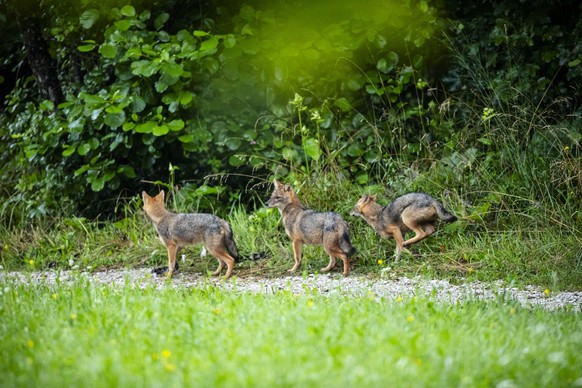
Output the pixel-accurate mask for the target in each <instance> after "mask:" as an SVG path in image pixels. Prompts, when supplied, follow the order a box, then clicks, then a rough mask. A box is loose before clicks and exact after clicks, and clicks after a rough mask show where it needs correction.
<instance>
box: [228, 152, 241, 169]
mask: <svg viewBox="0 0 582 388" xmlns="http://www.w3.org/2000/svg"><path fill="white" fill-rule="evenodd" d="M244 162H245V158H243V157H241V156H239V155H231V156H230V157H229V158H228V164H230V165H231V166H233V167H238V166H240V165H242V164H244Z"/></svg>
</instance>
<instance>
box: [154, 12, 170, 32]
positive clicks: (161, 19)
mask: <svg viewBox="0 0 582 388" xmlns="http://www.w3.org/2000/svg"><path fill="white" fill-rule="evenodd" d="M168 19H170V15H169V14H167V13H165V12H164V13H161V14H160V15H159V16H158V17H157V18H156V20H155V21H154V27H155V29H156V30H159V29H160V28H162V27H163V26H164V24H166V22H167V21H168Z"/></svg>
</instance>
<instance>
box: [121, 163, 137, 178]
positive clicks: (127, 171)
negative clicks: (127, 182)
mask: <svg viewBox="0 0 582 388" xmlns="http://www.w3.org/2000/svg"><path fill="white" fill-rule="evenodd" d="M117 173H118V174H123V175H125V176H126V177H128V178H135V177H136V176H137V175H136V173H135V170H134V169H133V167H131V166H127V165H126V166H121V167H119V168H118V169H117Z"/></svg>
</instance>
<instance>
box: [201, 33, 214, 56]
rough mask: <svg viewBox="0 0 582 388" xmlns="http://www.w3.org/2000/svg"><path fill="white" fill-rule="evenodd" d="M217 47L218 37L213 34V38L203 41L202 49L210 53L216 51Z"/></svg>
mask: <svg viewBox="0 0 582 388" xmlns="http://www.w3.org/2000/svg"><path fill="white" fill-rule="evenodd" d="M216 47H218V38H217V37H216V36H213V37H212V38H210V39H208V40H205V41H204V42H202V44H201V45H200V51H207V52H208V53H209V54H210V53H214V52H216Z"/></svg>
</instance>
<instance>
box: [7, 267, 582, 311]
mask: <svg viewBox="0 0 582 388" xmlns="http://www.w3.org/2000/svg"><path fill="white" fill-rule="evenodd" d="M77 276H79V275H78V272H73V271H61V272H54V271H48V272H32V273H22V272H0V283H4V282H5V281H6V280H7V278H12V279H15V280H18V281H21V282H39V283H40V282H44V283H48V284H54V283H55V282H56V280H57V277H58V279H59V280H60V281H61V282H64V283H66V282H68V281H73V280H74V279H76V278H77ZM81 276H84V277H86V278H87V279H89V280H90V281H91V282H95V283H107V284H115V285H118V286H123V285H124V284H125V283H126V282H130V283H131V284H135V285H136V286H147V285H152V284H155V285H156V286H157V287H160V288H162V287H205V286H207V285H215V286H217V287H220V288H222V289H225V290H229V291H233V292H238V293H241V292H254V293H265V294H273V293H275V292H277V291H280V290H288V291H291V292H293V293H296V294H304V293H306V292H313V290H314V289H317V291H318V293H320V294H324V295H333V294H340V295H352V296H355V297H362V296H364V297H370V296H371V297H376V298H385V299H386V300H397V299H398V298H407V297H411V296H414V295H419V296H420V295H425V296H429V297H432V298H435V299H436V300H437V301H439V302H443V303H456V302H462V301H467V300H486V299H495V298H504V299H505V300H515V301H517V302H519V303H520V304H521V305H522V306H524V307H528V306H535V305H539V306H543V307H545V308H547V309H548V310H556V309H561V308H564V307H567V308H571V309H572V310H573V311H576V312H580V311H581V309H582V292H580V291H577V292H559V293H553V292H548V291H547V290H543V289H541V288H540V287H535V286H528V287H525V288H524V289H517V288H514V287H510V286H508V285H507V284H505V283H503V282H494V283H481V282H473V283H465V284H461V285H454V284H451V283H449V282H448V281H446V280H426V279H421V278H412V279H410V278H406V277H403V278H400V279H397V280H384V279H378V278H372V277H366V276H354V275H352V276H349V277H347V278H343V277H341V276H339V275H338V274H331V275H330V274H326V275H309V276H307V277H305V278H303V277H302V276H291V275H289V276H283V277H280V278H270V279H269V278H256V277H243V278H236V279H232V280H229V281H224V280H222V279H221V278H209V277H207V276H205V275H199V274H192V273H178V274H177V275H176V276H175V277H174V279H173V280H172V282H171V283H168V282H166V281H165V280H164V278H162V277H158V276H156V275H153V274H151V271H150V269H148V268H142V269H126V270H125V269H124V270H107V271H103V272H93V273H81ZM0 285H1V284H0ZM544 291H545V292H544Z"/></svg>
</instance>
